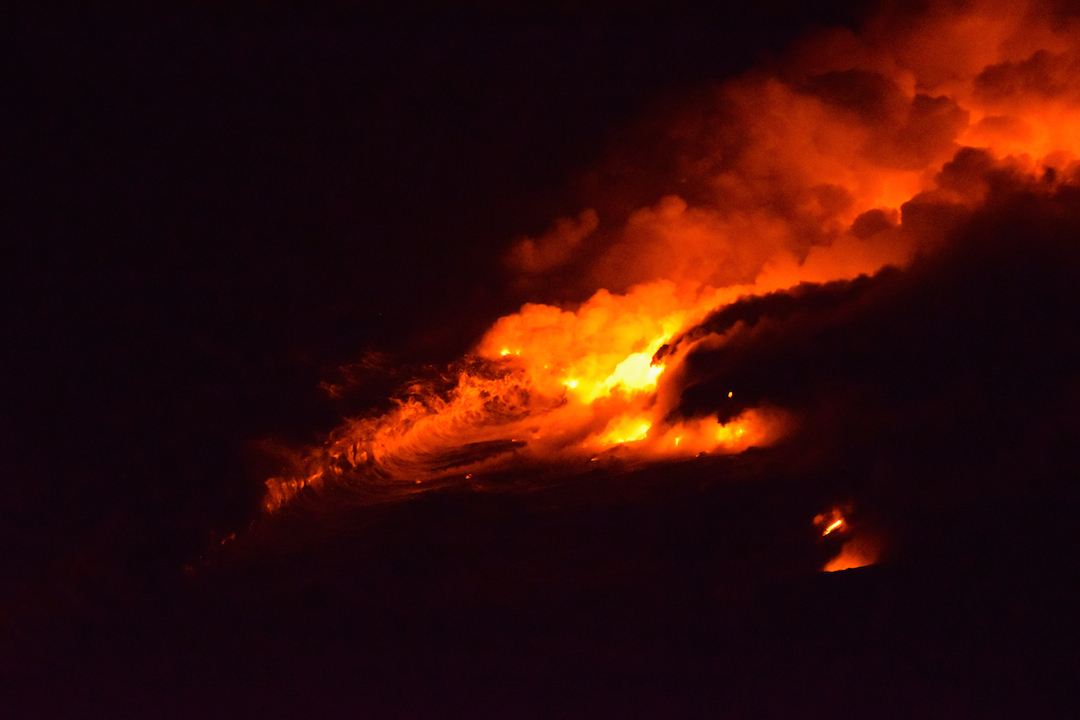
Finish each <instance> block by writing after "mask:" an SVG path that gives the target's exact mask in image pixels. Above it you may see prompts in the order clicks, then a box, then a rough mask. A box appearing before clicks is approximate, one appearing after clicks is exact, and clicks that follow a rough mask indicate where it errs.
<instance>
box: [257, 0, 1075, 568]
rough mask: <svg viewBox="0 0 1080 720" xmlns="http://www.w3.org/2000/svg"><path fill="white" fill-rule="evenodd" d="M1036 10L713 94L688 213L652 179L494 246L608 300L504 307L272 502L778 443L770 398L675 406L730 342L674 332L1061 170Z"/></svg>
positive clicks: (830, 57) (681, 131)
mask: <svg viewBox="0 0 1080 720" xmlns="http://www.w3.org/2000/svg"><path fill="white" fill-rule="evenodd" d="M1039 7H1041V6H1038V5H1035V4H1031V5H1029V4H1026V3H1024V2H984V3H976V4H972V5H971V6H969V4H964V5H963V7H961V6H960V5H955V4H954V5H948V4H943V5H934V4H931V9H930V10H929V11H927V12H926V13H925V14H924V15H923V16H922V17H920V18H914V19H913V18H911V17H905V18H902V20H903V22H895V21H894V20H896V18H892V17H891V16H883V17H881V18H878V19H875V20H873V21H871V22H870V23H869V24H868V25H867V27H866V29H865V30H864V31H863V32H862V33H860V34H857V35H856V34H854V33H851V32H850V31H839V30H838V31H831V32H826V33H823V34H821V35H820V36H818V37H817V38H813V39H810V40H807V41H805V42H803V43H802V44H800V45H798V46H797V47H796V48H795V49H794V50H793V51H792V52H791V53H790V54H789V56H788V57H786V58H785V59H783V60H782V61H780V62H779V63H778V64H777V65H776V67H773V68H772V69H771V70H770V71H768V72H766V71H758V72H754V73H750V74H748V75H746V76H744V77H742V78H738V79H735V80H732V81H729V82H728V83H726V84H725V85H723V86H721V87H720V88H719V89H717V90H716V92H715V93H714V96H712V97H711V98H710V99H708V100H704V101H701V102H700V103H699V104H698V105H695V106H693V107H690V108H688V109H687V112H686V113H685V114H683V115H680V116H678V117H677V118H675V119H674V120H673V128H672V131H671V136H672V138H673V139H674V140H677V141H678V142H679V143H681V145H680V144H677V147H678V148H680V149H679V150H677V152H678V153H679V154H680V156H679V157H678V158H677V160H678V163H677V164H678V167H679V172H680V175H682V178H681V180H680V182H683V183H685V184H687V186H689V185H693V186H694V188H695V192H694V195H693V196H694V197H695V198H697V200H696V201H695V202H696V203H697V204H696V205H695V206H691V205H690V204H689V203H688V202H687V201H686V200H684V199H683V198H681V197H678V196H675V195H667V196H663V197H661V196H660V195H661V194H662V193H661V194H658V195H657V197H658V198H659V199H658V200H657V201H656V202H655V203H654V204H653V205H651V206H649V207H644V208H640V209H638V210H636V211H634V212H632V213H631V214H630V215H629V216H627V217H622V218H619V217H613V218H605V217H601V216H600V214H599V213H598V212H597V211H595V210H592V209H587V210H585V211H584V212H582V214H581V216H580V218H579V219H578V220H572V219H562V220H559V221H557V222H556V223H555V225H554V226H553V228H552V230H551V231H549V233H547V234H546V235H544V236H542V237H540V238H537V239H525V240H522V241H520V242H518V243H517V244H516V245H515V247H514V248H512V250H511V252H510V254H509V256H508V265H509V266H510V267H511V269H513V270H514V271H516V272H520V273H523V274H524V275H527V276H528V279H529V281H530V282H531V283H532V286H533V287H544V286H545V283H547V284H557V282H558V280H557V279H558V277H559V275H560V273H562V272H563V271H564V270H566V269H567V268H571V267H576V265H575V264H576V263H583V262H584V258H585V257H589V258H591V259H590V260H589V266H588V267H587V268H586V269H584V270H583V271H582V272H583V273H584V275H583V277H584V279H585V281H588V282H591V283H592V285H591V287H597V288H618V289H620V290H621V292H610V291H609V290H607V289H600V290H597V291H596V292H595V294H594V295H593V296H592V297H591V298H589V299H588V300H587V301H585V302H584V303H582V304H581V305H580V306H579V307H578V308H577V309H576V310H573V311H571V310H568V309H564V308H560V307H556V306H553V305H548V304H539V303H530V304H526V305H525V306H523V307H522V308H521V310H520V312H518V313H516V314H514V315H509V316H506V317H503V318H500V319H499V320H498V321H497V322H495V324H494V325H493V326H492V328H491V329H490V330H489V331H488V332H487V333H486V334H485V335H484V337H483V338H482V339H481V340H480V341H479V343H477V345H476V347H475V351H474V354H473V355H472V356H470V357H468V358H466V359H464V360H462V361H461V362H460V363H458V364H457V365H455V366H454V367H453V368H451V369H450V371H449V373H448V376H447V377H444V378H442V380H443V381H444V382H442V383H441V388H442V389H437V388H436V387H435V385H434V384H423V383H416V384H414V385H413V386H410V387H409V388H408V389H407V390H406V391H405V392H404V393H403V396H402V397H401V398H399V399H398V400H397V401H396V402H397V405H396V407H395V408H394V409H393V410H391V411H390V412H388V413H386V414H385V415H383V416H381V417H375V418H362V419H355V420H350V421H348V422H346V423H345V425H343V426H342V427H341V428H339V429H338V430H337V431H336V432H335V433H333V434H332V435H331V437H330V438H328V439H327V441H326V442H325V443H324V444H323V445H322V446H321V447H318V448H315V449H314V450H311V451H309V452H307V453H306V454H304V455H303V456H302V457H298V458H296V460H295V468H294V469H293V471H291V472H290V474H289V475H288V476H287V477H279V478H273V479H271V480H270V481H268V483H267V485H268V487H269V493H268V495H267V498H266V506H267V507H268V508H270V509H273V508H276V507H278V506H279V505H280V504H281V503H283V502H285V501H286V500H287V499H288V498H289V497H291V496H292V495H294V494H295V493H296V492H297V491H298V490H299V489H301V488H303V487H305V486H307V485H313V484H318V483H320V482H323V481H325V480H327V479H336V480H340V481H342V482H343V483H345V484H347V485H352V486H357V487H360V486H362V487H364V488H383V489H385V488H391V487H401V486H405V485H410V486H411V485H414V484H416V483H425V482H429V481H431V480H435V479H440V478H447V477H451V476H454V477H464V476H465V475H467V474H469V473H472V472H475V471H477V470H480V469H484V470H491V469H499V468H504V467H509V466H511V465H512V464H513V463H525V464H528V463H545V462H553V461H556V460H558V461H563V460H572V461H576V460H581V461H583V462H587V461H588V460H589V459H591V458H593V457H595V456H596V454H597V452H603V451H605V450H607V449H610V448H612V447H614V446H622V447H623V448H624V449H625V450H626V453H627V454H629V455H633V456H634V457H638V458H642V459H653V458H660V459H662V458H667V457H674V456H693V455H694V454H697V453H701V452H712V451H717V450H720V451H727V452H738V451H741V450H743V449H745V448H747V447H750V446H753V445H759V446H760V445H767V444H768V443H770V442H772V441H773V440H775V439H776V438H777V437H779V436H780V435H782V434H783V433H784V431H785V428H787V427H788V426H789V423H790V418H788V417H787V416H785V415H784V414H783V413H780V412H778V411H776V410H770V409H768V408H766V407H761V408H757V409H752V408H751V409H747V410H746V411H745V412H744V413H743V414H742V415H740V416H739V417H737V418H735V419H734V420H732V421H730V422H728V423H726V424H720V423H719V422H718V421H717V417H718V415H715V414H714V415H712V416H710V417H683V416H682V415H681V414H680V413H678V412H674V411H676V410H677V409H678V407H679V401H680V393H681V386H680V379H679V366H680V363H682V361H683V359H684V358H685V357H686V356H687V353H688V352H689V351H690V350H691V349H692V348H693V347H694V346H695V345H697V344H700V343H706V344H709V346H710V347H714V348H715V347H720V346H722V345H723V343H724V342H726V339H727V338H726V336H718V335H716V334H707V335H705V336H704V337H696V336H693V337H692V336H688V335H684V334H682V333H684V331H686V330H688V329H689V328H692V327H694V326H695V325H696V324H697V323H699V322H700V321H701V320H702V319H703V318H704V317H705V316H706V315H707V314H708V313H709V312H710V311H712V310H714V309H717V308H721V307H724V306H725V305H727V304H730V303H732V302H734V301H735V300H737V299H738V298H740V297H742V296H748V295H760V294H763V293H767V292H772V291H776V290H782V289H785V288H791V287H793V286H795V285H797V284H799V283H802V282H824V281H830V280H843V279H851V278H855V277H857V276H858V275H860V274H864V273H873V272H875V271H877V270H879V269H880V268H882V267H884V266H886V265H895V266H901V267H903V266H905V265H906V264H908V263H909V262H910V261H911V259H912V258H913V257H915V256H916V255H917V254H918V253H923V252H928V251H932V250H933V249H934V247H935V243H939V242H942V241H943V240H944V238H943V236H942V234H941V233H940V232H938V231H937V230H935V228H933V227H926V226H922V225H919V224H918V223H919V218H920V212H919V209H920V207H925V206H927V205H933V204H938V205H940V204H948V203H952V204H956V205H967V206H972V205H975V204H978V203H981V202H982V201H983V199H984V197H985V196H986V193H987V191H988V187H989V184H990V182H991V180H992V176H993V173H994V172H996V171H999V170H1002V169H1005V170H1008V171H1009V172H1013V173H1022V174H1026V175H1029V176H1033V177H1043V178H1048V179H1049V181H1051V182H1052V181H1053V178H1054V177H1055V176H1057V175H1064V174H1067V173H1069V172H1073V171H1075V169H1076V167H1077V163H1076V158H1077V157H1078V155H1080V81H1077V80H1076V78H1078V77H1080V73H1077V72H1076V69H1077V68H1080V28H1078V27H1074V26H1073V25H1070V24H1069V23H1065V22H1058V21H1057V20H1055V19H1054V17H1053V16H1052V13H1040V12H1039V11H1038V10H1039ZM668 192H670V191H668ZM710 198H711V199H710ZM605 228H607V229H605ZM583 248H591V251H590V252H589V253H588V254H587V255H584V254H583V253H584V252H585V251H584V250H583ZM579 269H580V268H579ZM580 274H581V273H579V275H580ZM735 331H736V330H732V331H731V332H735ZM673 338H674V339H676V340H675V341H673ZM671 342H674V343H675V344H674V347H670V348H668V349H667V351H666V352H664V353H663V354H662V355H663V356H662V357H661V356H660V355H658V354H657V351H658V350H659V349H660V348H661V347H662V346H664V345H665V343H671ZM736 389H737V388H736ZM722 400H723V398H717V406H719V404H720V403H721V402H722ZM673 418H674V419H673ZM833 522H835V520H834V521H833ZM841 527H842V526H835V527H833V525H832V524H830V525H829V527H828V528H827V529H826V534H827V533H829V532H834V531H837V530H839V529H840V528H841ZM845 547H846V546H845Z"/></svg>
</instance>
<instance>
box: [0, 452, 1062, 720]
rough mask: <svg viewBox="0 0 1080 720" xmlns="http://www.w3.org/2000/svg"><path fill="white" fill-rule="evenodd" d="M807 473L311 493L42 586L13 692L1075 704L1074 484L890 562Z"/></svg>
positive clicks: (792, 712)
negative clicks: (102, 570)
mask: <svg viewBox="0 0 1080 720" xmlns="http://www.w3.org/2000/svg"><path fill="white" fill-rule="evenodd" d="M787 471H790V468H785V467H783V463H777V462H776V461H775V459H770V458H769V457H768V454H767V453H760V452H757V451H750V452H749V453H748V455H744V456H743V457H741V458H736V459H730V458H715V459H710V458H700V459H698V460H696V461H691V462H688V463H685V464H683V465H681V466H677V467H674V468H666V469H661V470H639V471H631V472H625V473H623V472H619V471H618V470H617V469H607V470H600V471H596V472H594V473H592V474H591V475H585V476H577V477H574V478H571V479H566V478H564V479H563V480H562V481H561V482H557V483H554V484H551V485H549V486H548V487H547V488H546V489H544V488H542V489H535V490H531V491H522V489H521V487H520V486H518V487H517V488H516V489H511V487H510V486H511V485H512V483H511V482H510V481H509V479H507V478H502V479H499V478H495V479H494V480H493V483H495V484H497V483H498V482H499V481H500V480H501V481H503V482H505V483H506V484H507V487H505V488H503V489H502V490H498V489H496V490H491V489H489V490H487V491H483V492H476V491H473V490H469V489H462V490H459V491H448V490H443V491H435V492H432V493H430V494H427V495H420V496H417V497H415V498H414V499H412V500H409V501H405V502H399V503H394V504H386V505H376V506H369V507H366V508H354V509H352V510H341V509H338V510H329V509H328V508H327V504H326V503H319V502H308V503H303V502H302V503H299V504H298V505H297V506H295V507H293V508H289V509H287V510H285V511H284V512H282V513H281V514H280V515H278V516H276V517H274V518H273V519H271V520H268V521H260V522H259V523H257V524H256V526H255V527H254V528H253V529H252V530H251V532H250V533H249V534H248V535H246V536H242V537H240V538H238V539H237V540H235V541H229V542H227V543H226V544H225V546H223V547H222V549H221V550H220V551H219V552H217V553H215V554H213V556H212V557H209V558H205V559H204V560H203V561H202V563H201V564H198V566H189V567H188V569H187V572H186V574H185V575H184V576H183V577H181V576H180V574H179V573H177V576H176V577H175V578H173V579H172V581H171V582H167V583H163V584H162V585H161V586H160V587H159V588H157V589H156V591H155V592H153V593H152V594H140V595H138V596H131V597H124V598H120V599H119V602H111V603H108V604H107V605H105V604H103V605H99V606H98V607H90V606H88V605H87V604H79V603H78V602H77V599H75V598H68V599H67V603H66V605H65V606H64V607H60V608H57V607H51V608H50V607H41V606H36V605H34V604H35V603H39V602H42V601H44V600H47V597H45V593H42V595H41V596H35V595H34V594H33V593H32V592H31V593H29V594H26V595H25V596H24V597H23V598H22V601H23V602H24V603H26V604H28V605H31V606H33V607H29V608H28V607H23V608H21V609H22V610H23V613H22V615H21V617H20V618H19V620H18V622H16V623H12V622H11V621H10V620H9V621H8V625H7V627H6V628H5V635H6V638H5V644H6V647H7V652H5V664H4V668H3V670H4V672H3V677H4V683H5V685H6V687H5V690H4V696H5V698H6V699H5V701H4V702H5V705H6V706H7V707H8V709H9V710H8V716H13V717H72V716H80V715H81V716H89V715H102V714H109V715H114V716H120V715H126V716H147V717H149V716H154V717H235V716H256V715H257V716H262V717H298V716H309V715H317V716H322V717H424V718H438V717H537V718H540V717H582V718H585V717H597V716H602V717H603V716H607V717H650V718H658V717H799V718H817V717H822V718H824V717H838V716H839V717H853V716H869V717H879V718H891V717H896V718H906V717H913V716H921V717H949V718H1003V717H1067V716H1069V715H1070V709H1071V708H1072V707H1073V706H1072V705H1071V703H1072V702H1073V700H1074V699H1075V685H1074V681H1075V677H1076V672H1077V662H1078V659H1080V655H1078V651H1077V647H1076V643H1075V640H1076V638H1077V637H1078V630H1080V628H1078V627H1077V622H1078V621H1077V618H1076V614H1075V607H1076V601H1077V597H1076V592H1077V591H1076V587H1077V582H1076V581H1077V577H1076V574H1077V570H1076V567H1077V566H1076V563H1075V560H1076V559H1077V558H1078V557H1080V547H1078V543H1077V540H1076V536H1075V533H1074V532H1073V518H1074V517H1075V511H1076V502H1077V497H1076V494H1075V491H1070V492H1069V493H1063V494H1059V495H1057V496H1053V497H1051V496H1047V497H1031V496H1024V495H1023V494H1014V495H1013V496H1012V497H1009V498H1002V497H999V498H981V499H977V500H975V501H974V502H969V503H966V504H965V506H964V507H948V508H946V507H942V508H940V509H939V510H938V511H936V512H935V511H932V510H930V509H929V507H928V506H924V508H923V510H924V511H925V512H924V514H923V515H922V516H921V517H920V518H918V522H917V524H918V525H919V526H921V527H922V528H923V531H922V533H921V537H917V538H909V539H908V542H906V543H903V544H901V545H899V546H897V545H895V544H894V546H893V547H894V549H893V550H892V552H891V553H890V552H886V553H885V560H884V562H882V563H881V564H879V565H876V566H871V567H864V568H859V569H852V570H846V571H841V572H836V573H821V572H817V571H816V569H817V568H818V567H820V566H821V565H822V564H823V563H824V561H825V560H826V559H828V558H829V557H830V556H831V555H832V554H834V553H835V552H836V551H837V550H838V547H839V543H840V542H842V541H843V540H844V538H843V537H836V538H835V539H834V538H833V536H830V537H829V538H825V539H824V540H822V539H821V538H820V537H818V531H817V529H816V528H814V527H813V525H812V524H811V522H810V520H811V518H812V516H813V513H814V512H815V511H816V510H817V509H818V508H819V507H820V506H821V503H822V502H823V501H824V500H826V498H827V497H828V495H829V491H830V490H835V489H836V484H835V483H834V484H832V486H831V487H830V484H829V483H827V482H826V483H823V482H821V478H816V479H814V480H816V482H811V481H810V479H809V478H803V479H802V480H800V479H799V478H796V477H792V476H791V475H789V474H785V473H786V472H787ZM841 484H842V483H841ZM344 504H347V503H344ZM862 522H869V520H863V521H862ZM859 523H860V520H859V518H858V514H857V513H856V515H855V520H854V522H853V526H854V527H855V529H856V530H857V529H858V528H859ZM890 555H891V556H892V557H891V559H890V557H889V556H890ZM62 601H63V600H62ZM53 602H54V603H55V602H56V601H55V600H53Z"/></svg>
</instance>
